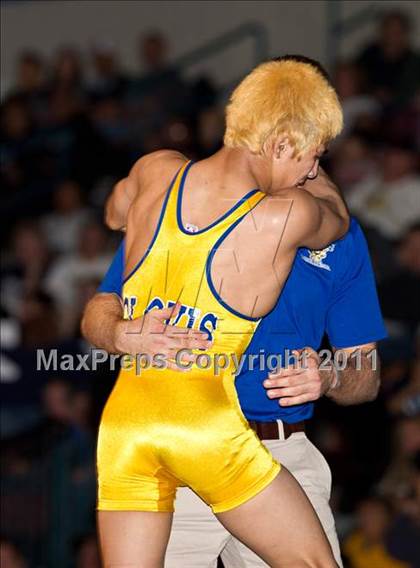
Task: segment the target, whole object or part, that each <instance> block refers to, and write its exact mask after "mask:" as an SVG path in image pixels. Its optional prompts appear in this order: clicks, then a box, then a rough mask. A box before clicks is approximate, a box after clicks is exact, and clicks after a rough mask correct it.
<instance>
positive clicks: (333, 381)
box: [327, 365, 341, 394]
mask: <svg viewBox="0 0 420 568" xmlns="http://www.w3.org/2000/svg"><path fill="white" fill-rule="evenodd" d="M340 375H341V373H340V371H339V370H338V369H337V368H336V367H335V365H332V366H331V371H330V386H329V387H328V390H327V394H329V393H330V392H331V391H335V390H337V388H338V387H339V386H340V383H341V376H340Z"/></svg>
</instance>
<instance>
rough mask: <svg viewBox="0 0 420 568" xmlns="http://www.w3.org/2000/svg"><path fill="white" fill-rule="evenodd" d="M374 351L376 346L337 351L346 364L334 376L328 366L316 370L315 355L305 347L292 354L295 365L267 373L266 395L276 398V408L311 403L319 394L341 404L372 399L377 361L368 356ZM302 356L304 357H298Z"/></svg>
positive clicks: (377, 384)
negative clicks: (277, 406)
mask: <svg viewBox="0 0 420 568" xmlns="http://www.w3.org/2000/svg"><path fill="white" fill-rule="evenodd" d="M374 349H376V344H375V343H369V344H366V345H361V346H358V347H350V348H348V349H340V350H338V351H339V352H340V353H343V356H344V357H345V359H344V360H345V361H346V365H345V366H344V369H343V370H342V371H339V372H338V375H337V374H336V371H335V370H334V369H333V367H332V364H330V365H329V366H328V367H327V365H321V367H323V368H320V359H319V356H318V354H317V353H316V352H315V351H314V350H313V349H311V348H308V347H307V348H305V349H302V350H299V351H296V352H295V353H296V355H299V356H300V362H299V363H298V364H297V365H295V366H294V367H292V368H284V369H280V370H279V371H278V372H276V373H271V374H270V376H269V378H268V379H267V380H266V381H264V387H265V388H266V389H267V396H268V397H269V398H273V399H275V398H277V399H279V404H280V406H292V405H295V404H303V403H305V402H311V401H315V400H318V399H319V398H321V396H323V395H326V396H328V398H331V400H334V402H336V403H337V404H341V405H351V404H361V403H362V402H368V401H371V400H374V399H375V398H376V396H377V394H378V390H379V359H377V358H376V359H375V358H372V357H370V356H369V354H370V353H372V352H373V350H374ZM336 352H337V351H336ZM303 353H306V356H302V354H303ZM356 353H358V354H359V355H358V356H357V357H350V356H351V355H352V354H356ZM375 366H376V369H375Z"/></svg>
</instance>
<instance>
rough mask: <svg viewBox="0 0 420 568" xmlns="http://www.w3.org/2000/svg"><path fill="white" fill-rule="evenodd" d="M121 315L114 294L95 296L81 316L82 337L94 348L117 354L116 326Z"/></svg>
mask: <svg viewBox="0 0 420 568" xmlns="http://www.w3.org/2000/svg"><path fill="white" fill-rule="evenodd" d="M122 315H123V312H122V305H121V300H120V298H119V297H118V296H117V295H116V294H95V296H94V297H93V298H92V299H91V300H90V301H89V302H88V304H87V306H86V308H85V311H84V314H83V319H82V323H81V329H82V334H83V336H84V337H85V338H86V339H87V340H88V341H89V343H91V344H92V345H95V347H98V348H100V349H105V351H108V353H118V352H119V350H118V348H117V345H116V344H117V324H118V323H119V322H121V321H122Z"/></svg>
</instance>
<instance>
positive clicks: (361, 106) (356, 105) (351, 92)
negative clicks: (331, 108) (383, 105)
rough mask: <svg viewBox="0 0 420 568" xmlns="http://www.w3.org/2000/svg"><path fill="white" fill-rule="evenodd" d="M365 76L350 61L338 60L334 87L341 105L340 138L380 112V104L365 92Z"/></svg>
mask: <svg viewBox="0 0 420 568" xmlns="http://www.w3.org/2000/svg"><path fill="white" fill-rule="evenodd" d="M364 83H365V78H364V77H363V73H362V71H361V69H360V68H359V67H358V66H357V65H356V64H355V63H351V62H345V61H342V62H339V63H338V65H337V67H336V69H335V80H334V84H335V88H336V90H337V93H338V96H339V97H340V101H341V104H342V107H343V115H344V129H343V131H342V133H341V135H340V139H343V138H345V137H346V136H348V135H349V134H350V133H351V132H352V131H353V130H354V129H355V128H357V127H358V131H360V130H361V129H362V128H363V126H364V124H363V123H366V122H368V123H370V122H371V121H372V119H373V120H375V121H376V118H377V116H378V114H379V112H380V105H379V104H378V102H377V101H376V100H375V99H374V98H373V97H372V95H369V94H366V93H365V89H364Z"/></svg>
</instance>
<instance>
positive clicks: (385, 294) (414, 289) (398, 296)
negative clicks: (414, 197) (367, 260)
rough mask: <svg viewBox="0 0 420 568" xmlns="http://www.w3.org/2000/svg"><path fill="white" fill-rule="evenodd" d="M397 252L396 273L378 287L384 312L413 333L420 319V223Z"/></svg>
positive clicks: (414, 227)
mask: <svg viewBox="0 0 420 568" xmlns="http://www.w3.org/2000/svg"><path fill="white" fill-rule="evenodd" d="M419 200H420V192H419ZM419 218H420V215H419ZM395 256H396V262H397V270H396V273H395V274H394V275H393V276H390V277H389V278H387V279H385V280H384V281H383V282H382V283H381V284H380V286H379V290H378V292H379V298H380V301H381V306H382V313H383V315H384V316H385V318H387V319H389V320H392V321H396V322H398V323H400V324H403V325H404V326H405V328H406V333H411V335H413V334H414V333H415V331H416V327H417V326H418V325H419V323H420V293H419V292H420V223H418V224H416V225H413V226H412V227H411V228H410V229H409V230H408V231H407V232H406V233H405V235H404V236H403V237H402V239H401V241H400V243H399V244H398V246H397V247H396V255H395Z"/></svg>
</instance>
